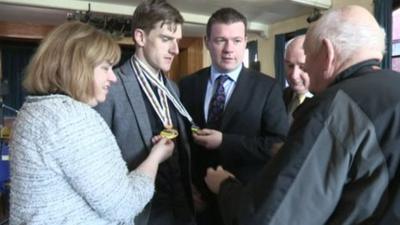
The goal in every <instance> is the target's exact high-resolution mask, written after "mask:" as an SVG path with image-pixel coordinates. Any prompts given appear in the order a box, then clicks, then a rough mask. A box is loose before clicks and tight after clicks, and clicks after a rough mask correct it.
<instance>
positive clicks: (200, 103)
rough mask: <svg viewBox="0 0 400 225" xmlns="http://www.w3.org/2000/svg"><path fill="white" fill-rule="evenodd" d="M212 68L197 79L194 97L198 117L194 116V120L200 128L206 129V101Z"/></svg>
mask: <svg viewBox="0 0 400 225" xmlns="http://www.w3.org/2000/svg"><path fill="white" fill-rule="evenodd" d="M210 73H211V71H210V67H208V68H207V69H205V70H203V71H202V72H201V73H200V74H199V76H197V77H196V80H195V82H194V83H195V84H194V92H193V93H194V96H193V104H194V110H193V111H194V113H195V114H196V115H192V116H193V117H195V118H194V120H195V121H196V122H197V125H198V126H200V127H205V125H206V121H205V119H204V101H205V97H206V91H207V83H208V79H209V77H210Z"/></svg>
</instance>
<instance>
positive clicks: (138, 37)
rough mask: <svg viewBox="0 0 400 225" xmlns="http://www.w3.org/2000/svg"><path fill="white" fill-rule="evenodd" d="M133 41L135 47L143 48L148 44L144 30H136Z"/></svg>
mask: <svg viewBox="0 0 400 225" xmlns="http://www.w3.org/2000/svg"><path fill="white" fill-rule="evenodd" d="M133 40H134V41H135V45H137V46H139V47H143V46H144V44H145V43H146V38H145V33H144V30H142V29H136V30H135V31H133Z"/></svg>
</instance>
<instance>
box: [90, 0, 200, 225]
mask: <svg viewBox="0 0 400 225" xmlns="http://www.w3.org/2000/svg"><path fill="white" fill-rule="evenodd" d="M182 23H183V18H182V16H181V14H180V13H179V11H178V10H177V9H176V8H174V7H173V6H171V5H170V4H168V3H167V2H166V1H164V0H152V1H145V2H143V3H142V4H140V5H139V6H138V7H137V8H136V10H135V12H134V14H133V20H132V35H133V41H134V42H135V48H136V51H135V54H134V55H133V56H132V58H130V59H129V60H127V61H126V62H125V63H124V64H123V65H122V66H121V67H120V68H117V69H116V70H115V74H116V75H117V78H118V81H117V83H116V84H115V85H112V86H111V87H110V93H109V94H108V96H107V100H106V101H105V102H104V103H103V104H100V105H98V107H97V108H96V109H97V110H98V112H99V113H100V114H101V115H102V116H103V117H104V119H105V120H106V122H107V123H108V124H109V126H110V128H111V130H112V131H113V133H114V135H115V136H116V139H117V142H118V145H119V147H120V148H121V151H122V156H123V158H124V159H125V160H126V162H127V164H128V167H129V169H130V170H133V169H134V168H136V167H137V166H138V165H139V164H140V163H141V162H142V161H143V160H144V159H145V158H146V156H147V155H148V154H149V150H150V149H151V137H153V136H154V135H158V134H161V135H162V136H163V135H165V136H166V137H171V138H174V137H173V136H176V134H177V133H178V136H177V137H175V139H174V140H175V146H176V148H175V150H174V153H173V154H172V156H171V157H170V158H169V159H168V160H166V161H165V162H163V163H162V164H160V167H159V172H158V174H157V177H156V182H155V188H156V192H155V195H154V197H153V199H152V201H151V202H150V204H149V205H148V206H147V207H146V208H145V210H144V212H142V213H141V214H140V215H139V216H138V217H137V218H136V219H135V224H138V225H175V224H179V225H189V224H194V223H195V222H194V208H193V202H192V193H191V178H190V147H189V143H188V138H187V136H186V130H185V122H184V120H185V117H187V116H188V114H187V113H186V114H185V110H184V109H183V110H182V105H181V104H180V101H179V96H178V94H177V93H178V90H177V87H176V85H174V84H173V83H172V82H171V81H170V80H168V79H167V78H166V77H165V75H164V72H166V71H169V70H170V68H171V63H172V60H173V58H174V56H176V55H177V54H178V53H179V47H178V41H179V40H180V39H181V37H182ZM189 118H190V116H189ZM170 135H173V136H170ZM104 172H105V173H106V172H107V171H104ZM115 191H118V190H115Z"/></svg>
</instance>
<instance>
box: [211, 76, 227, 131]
mask: <svg viewBox="0 0 400 225" xmlns="http://www.w3.org/2000/svg"><path fill="white" fill-rule="evenodd" d="M228 79H229V77H228V76H227V75H220V76H219V77H218V78H217V79H216V80H215V81H216V83H217V86H216V89H215V93H214V96H213V97H212V98H211V101H210V106H209V109H208V120H207V125H208V126H207V127H209V128H213V129H218V128H219V127H220V125H221V120H222V113H223V112H224V107H225V97H226V96H225V89H224V83H225V81H227V80H228Z"/></svg>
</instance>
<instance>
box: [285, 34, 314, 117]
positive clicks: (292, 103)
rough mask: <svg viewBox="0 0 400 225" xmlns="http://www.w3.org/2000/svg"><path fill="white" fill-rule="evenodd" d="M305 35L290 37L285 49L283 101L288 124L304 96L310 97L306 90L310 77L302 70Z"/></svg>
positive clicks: (304, 56)
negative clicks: (285, 85) (287, 84)
mask: <svg viewBox="0 0 400 225" xmlns="http://www.w3.org/2000/svg"><path fill="white" fill-rule="evenodd" d="M305 37H306V36H305V35H299V36H296V37H294V38H292V39H290V40H289V41H288V43H287V45H286V49H285V71H286V79H287V81H288V83H289V87H287V88H285V90H283V101H284V102H285V105H286V109H287V112H288V119H289V124H292V123H293V115H292V114H293V112H294V111H295V110H296V108H297V107H298V106H299V105H300V104H302V103H303V101H304V100H305V99H306V98H312V96H313V95H312V94H311V93H310V92H309V91H308V87H309V86H310V78H309V76H308V73H307V72H305V71H304V64H305V62H306V55H305V54H304V49H303V43H304V39H305Z"/></svg>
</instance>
